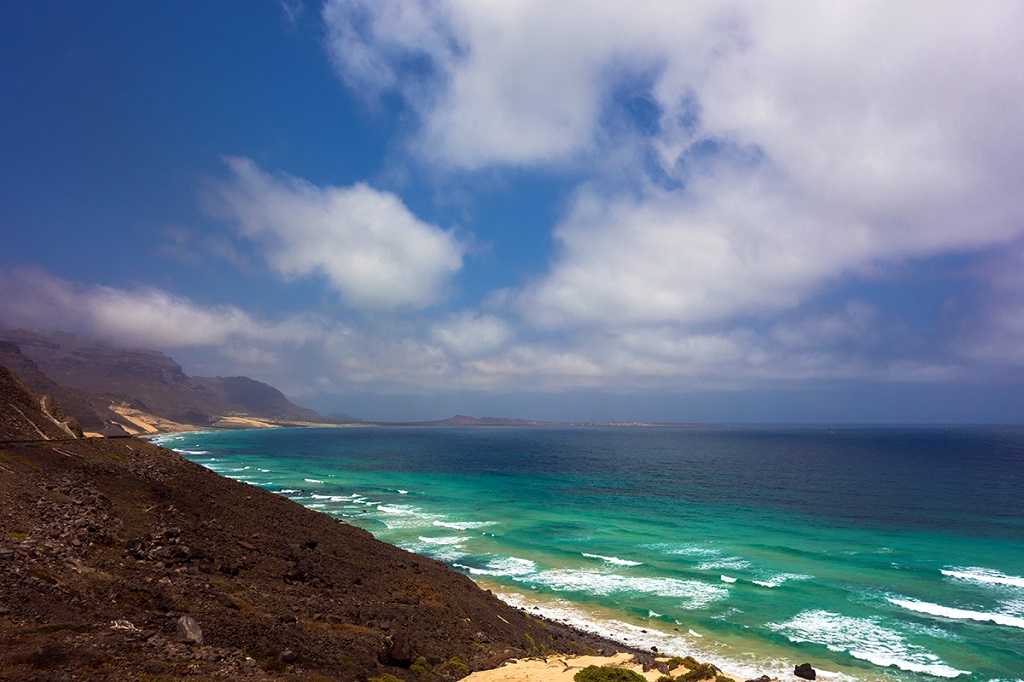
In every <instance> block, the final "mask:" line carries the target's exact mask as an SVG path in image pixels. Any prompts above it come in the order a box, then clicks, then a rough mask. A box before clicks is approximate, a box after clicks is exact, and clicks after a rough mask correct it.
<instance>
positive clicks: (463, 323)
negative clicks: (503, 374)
mask: <svg viewBox="0 0 1024 682" xmlns="http://www.w3.org/2000/svg"><path fill="white" fill-rule="evenodd" d="M430 336H431V338H432V339H433V340H434V341H436V342H437V343H438V344H440V345H441V346H442V347H444V348H445V349H447V350H448V352H449V353H451V354H452V355H454V356H455V357H480V356H481V355H489V354H491V353H493V352H494V351H495V350H498V349H500V348H501V347H502V346H504V345H505V344H506V343H507V342H508V341H509V340H510V339H511V338H512V329H511V327H510V325H509V324H508V323H507V322H505V321H504V320H502V319H500V318H498V317H495V316H493V315H479V314H476V313H473V312H469V311H464V312H462V313H458V314H455V315H451V316H450V317H449V318H448V319H446V320H443V321H441V322H438V323H436V324H435V325H434V326H433V328H432V329H431V331H430Z"/></svg>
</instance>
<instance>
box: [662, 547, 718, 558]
mask: <svg viewBox="0 0 1024 682" xmlns="http://www.w3.org/2000/svg"><path fill="white" fill-rule="evenodd" d="M652 548H654V549H661V550H664V551H665V553H666V554H682V555H684V556H721V555H722V550H720V549H716V548H714V547H705V546H703V545H682V546H679V545H652Z"/></svg>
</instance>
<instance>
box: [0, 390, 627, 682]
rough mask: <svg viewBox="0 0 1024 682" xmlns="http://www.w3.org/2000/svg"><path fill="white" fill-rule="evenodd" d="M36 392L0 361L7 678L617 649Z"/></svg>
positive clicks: (197, 675) (1, 588)
mask: <svg viewBox="0 0 1024 682" xmlns="http://www.w3.org/2000/svg"><path fill="white" fill-rule="evenodd" d="M42 402H43V401H42V399H41V397H40V396H38V395H36V394H33V393H32V392H31V391H29V390H28V389H27V388H26V387H25V386H24V385H23V384H21V383H20V382H19V381H18V380H17V379H16V378H15V377H14V376H13V375H12V374H11V373H10V372H9V371H6V370H3V371H0V417H2V418H0V641H2V642H4V646H3V647H0V679H4V680H40V681H41V680H72V679H77V680H171V679H175V680H176V679H183V678H184V679H195V680H207V679H211V680H212V679H221V680H222V679H253V680H256V679H259V680H269V679H273V680H360V681H365V680H367V679H368V678H370V677H380V676H382V675H384V674H391V675H394V676H396V677H397V678H400V679H404V680H417V681H418V682H422V681H423V680H430V679H439V680H443V679H457V678H459V677H462V676H463V675H465V674H466V673H467V671H471V670H477V669H481V668H486V667H494V666H496V665H498V664H499V663H501V662H502V661H504V660H506V659H508V658H510V657H523V656H527V655H530V654H538V653H541V652H551V653H556V652H557V653H571V652H587V651H590V650H591V648H594V649H596V648H601V649H607V650H609V651H610V649H611V648H612V647H613V646H614V645H611V644H610V643H607V642H603V641H600V640H596V639H593V638H589V637H588V636H587V635H584V634H582V633H579V632H576V631H573V630H570V629H568V628H566V627H564V626H561V625H558V624H555V623H547V622H543V621H540V620H537V619H534V618H531V617H530V616H528V615H527V614H526V613H524V612H522V611H519V610H517V609H514V608H512V607H509V606H508V605H506V604H504V603H502V602H501V601H499V600H498V599H497V598H495V597H494V596H493V595H491V594H490V593H489V592H486V591H484V590H481V589H479V588H478V587H477V586H476V585H475V584H474V583H473V582H472V581H470V580H469V579H468V578H466V577H465V576H462V575H460V574H458V573H455V572H453V571H451V570H450V569H448V568H447V567H445V566H444V565H443V564H441V563H439V562H437V561H434V560H431V559H427V558H424V557H421V556H417V555H414V554H411V553H409V552H406V551H404V550H401V549H398V548H395V547H392V546H390V545H386V544H384V543H381V542H379V541H377V540H375V539H374V538H373V537H372V536H371V535H370V534H369V533H367V532H365V531H363V530H359V529H356V528H353V527H351V526H348V525H346V524H344V523H340V522H339V521H337V520H335V519H333V518H331V517H329V516H327V515H324V514H320V513H317V512H315V511H312V510H309V509H306V508H304V507H302V506H300V505H298V504H295V503H293V502H291V501H289V500H287V499H285V498H283V497H280V496H278V495H275V494H272V493H269V492H266V491H264V490H262V489H259V488H254V487H251V486H248V485H245V484H242V483H239V482H236V481H232V480H229V479H225V478H221V477H220V476H218V475H216V474H214V473H213V472H211V471H209V470H207V469H204V468H202V467H200V466H198V465H195V464H193V463H191V462H188V461H187V460H185V459H184V458H182V457H180V456H179V455H177V454H176V453H174V452H172V451H169V450H165V449H162V448H159V447H157V446H155V445H152V444H150V443H147V442H144V441H140V440H136V439H133V438H119V439H97V438H93V439H73V438H71V436H70V434H68V433H67V432H66V431H64V430H63V429H62V428H61V427H59V426H58V425H56V424H55V423H54V421H55V420H57V421H59V418H58V417H55V416H54V415H55V414H57V415H59V412H58V411H56V410H55V407H53V406H51V409H49V411H44V409H43V407H42ZM36 430H38V431H39V432H42V434H40V433H37V432H36ZM61 433H63V434H64V436H63V440H46V439H44V437H43V436H45V438H51V437H53V438H55V437H59V436H60V434H61ZM26 436H28V437H30V438H34V439H38V440H35V441H34V442H15V441H24V440H26Z"/></svg>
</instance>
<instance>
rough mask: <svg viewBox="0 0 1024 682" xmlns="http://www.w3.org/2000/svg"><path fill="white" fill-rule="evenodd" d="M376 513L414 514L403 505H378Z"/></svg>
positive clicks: (410, 508)
mask: <svg viewBox="0 0 1024 682" xmlns="http://www.w3.org/2000/svg"><path fill="white" fill-rule="evenodd" d="M377 511H380V512H383V513H385V514H404V515H409V514H414V513H415V511H414V510H413V509H412V507H408V506H406V505H404V504H378V505H377Z"/></svg>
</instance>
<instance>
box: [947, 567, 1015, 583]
mask: <svg viewBox="0 0 1024 682" xmlns="http://www.w3.org/2000/svg"><path fill="white" fill-rule="evenodd" d="M942 575H944V576H947V577H950V578H956V579H957V580H965V581H967V582H971V583H975V584H979V585H1009V586H1011V587H1022V588H1024V578H1021V577H1019V576H1015V575H1006V574H1005V573H1001V572H1000V571H996V570H993V569H991V568H979V567H976V566H967V567H956V568H948V569H947V568H944V569H942Z"/></svg>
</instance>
